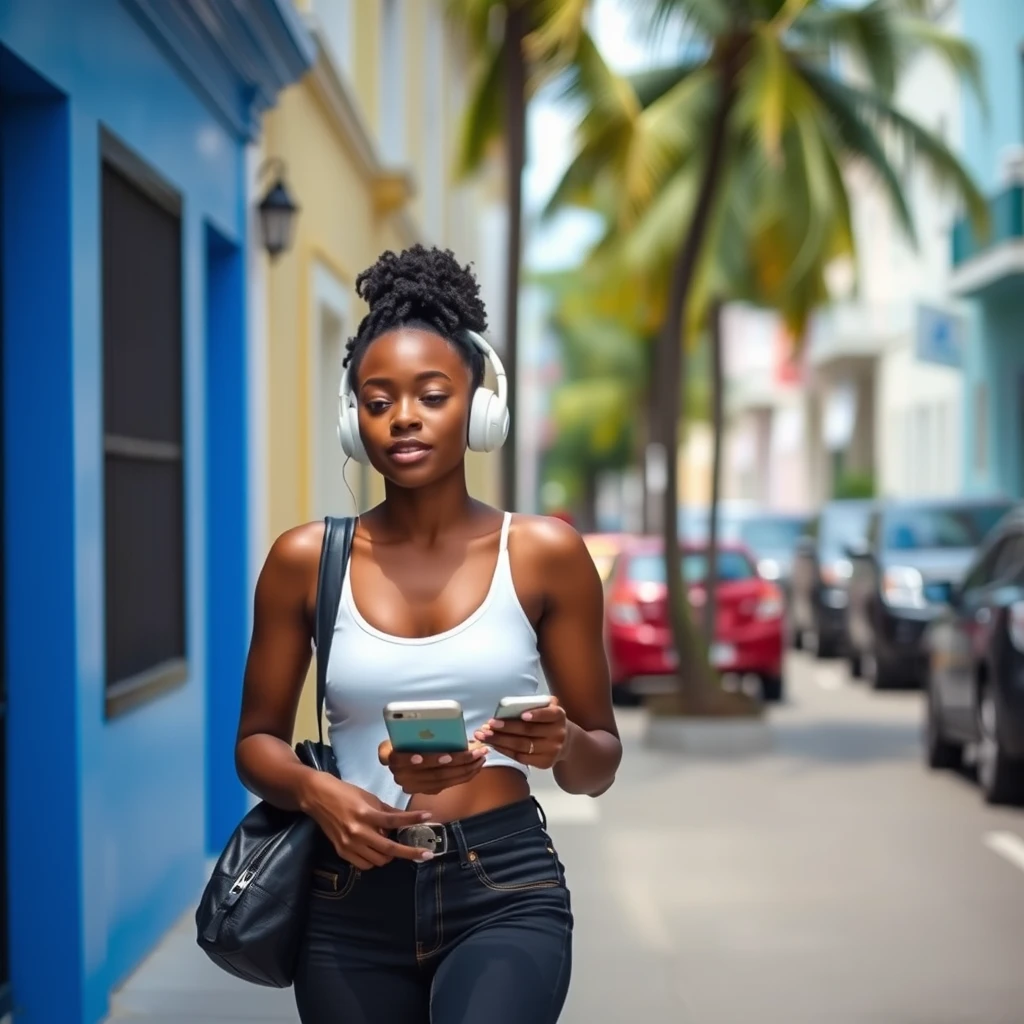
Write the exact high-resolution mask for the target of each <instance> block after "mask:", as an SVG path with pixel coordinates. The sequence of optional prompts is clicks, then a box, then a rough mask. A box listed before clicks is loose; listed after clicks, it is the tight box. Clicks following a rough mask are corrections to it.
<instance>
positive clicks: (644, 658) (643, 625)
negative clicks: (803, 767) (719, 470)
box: [605, 538, 784, 703]
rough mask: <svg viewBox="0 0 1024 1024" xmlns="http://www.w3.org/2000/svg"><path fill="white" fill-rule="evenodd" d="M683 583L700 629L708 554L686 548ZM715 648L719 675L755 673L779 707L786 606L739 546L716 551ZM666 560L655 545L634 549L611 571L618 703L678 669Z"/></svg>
mask: <svg viewBox="0 0 1024 1024" xmlns="http://www.w3.org/2000/svg"><path fill="white" fill-rule="evenodd" d="M681 557H682V563H683V564H682V569H683V578H684V579H685V580H686V583H687V585H688V587H689V596H690V603H691V605H692V607H693V609H694V612H695V616H694V618H695V621H696V622H697V623H699V622H700V612H701V610H702V609H703V606H704V600H705V589H704V580H705V578H706V575H707V566H708V551H707V548H705V547H700V546H689V545H684V546H682V548H681ZM716 591H717V598H716V609H717V610H716V615H715V618H716V622H715V642H714V644H713V645H712V647H711V651H710V656H711V661H712V664H714V666H715V667H716V668H717V669H718V670H719V671H721V672H735V673H738V674H741V675H746V674H748V673H752V674H755V675H757V676H758V677H759V678H760V680H761V693H762V696H763V699H764V700H766V701H778V700H781V699H782V648H783V644H782V634H783V611H784V605H783V598H782V592H781V591H780V590H779V588H778V587H777V586H776V585H775V584H774V583H771V582H769V581H768V580H765V579H763V578H762V577H761V576H759V575H758V572H757V568H756V565H755V562H754V559H753V557H752V556H751V555H750V553H749V552H748V551H747V550H746V549H745V548H743V547H741V546H739V545H736V544H722V545H720V546H719V550H718V586H717V587H716ZM666 605H667V592H666V587H665V560H664V558H663V557H662V545H661V543H660V542H659V541H657V540H655V539H653V538H641V539H636V540H634V541H631V542H629V543H628V544H626V546H625V547H624V548H623V549H622V552H621V554H620V555H619V558H618V559H617V560H616V563H615V568H614V569H613V570H612V574H611V578H610V579H609V581H608V587H607V592H606V598H605V642H606V645H607V648H608V660H609V663H610V665H611V671H612V683H613V685H614V689H613V693H614V694H615V696H616V699H617V702H618V703H633V702H635V700H636V697H637V694H638V693H639V692H641V691H642V690H644V689H645V688H652V684H655V685H656V684H657V683H658V677H661V681H662V683H665V682H667V678H666V677H669V676H672V675H673V674H674V672H675V669H676V666H677V664H678V659H677V657H676V652H675V650H674V648H673V645H672V636H671V632H670V630H669V625H668V616H667V608H666Z"/></svg>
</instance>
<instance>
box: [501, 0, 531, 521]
mask: <svg viewBox="0 0 1024 1024" xmlns="http://www.w3.org/2000/svg"><path fill="white" fill-rule="evenodd" d="M526 31H527V11H526V5H525V4H508V5H507V6H506V17H505V103H506V110H505V158H506V161H507V164H506V178H507V188H508V253H507V266H506V277H505V359H504V363H505V371H506V373H507V375H508V376H507V381H508V408H509V411H510V412H511V413H512V428H511V429H510V430H509V435H508V438H507V440H506V441H505V445H504V447H503V448H502V450H501V452H502V455H501V469H502V498H503V502H504V507H505V508H506V509H510V510H511V509H514V508H515V505H516V490H517V488H516V481H517V473H518V462H517V458H516V455H517V448H518V446H517V445H516V408H517V406H516V396H517V395H518V392H519V387H518V385H519V266H520V262H521V259H522V231H523V166H524V164H525V162H526V61H525V58H524V56H523V40H524V38H525V36H526Z"/></svg>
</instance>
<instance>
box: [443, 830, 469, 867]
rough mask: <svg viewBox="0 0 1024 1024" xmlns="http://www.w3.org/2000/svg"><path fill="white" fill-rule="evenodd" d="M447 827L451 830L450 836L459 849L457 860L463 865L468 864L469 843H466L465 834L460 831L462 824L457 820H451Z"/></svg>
mask: <svg viewBox="0 0 1024 1024" xmlns="http://www.w3.org/2000/svg"><path fill="white" fill-rule="evenodd" d="M448 828H449V829H450V830H451V833H452V837H453V838H454V839H455V845H456V847H458V850H459V862H460V864H461V865H462V866H463V867H468V865H469V845H468V844H467V843H466V835H465V833H464V832H463V831H462V826H461V825H460V824H459V823H458V822H457V821H453V822H452V823H451V824H450V825H449V826H448Z"/></svg>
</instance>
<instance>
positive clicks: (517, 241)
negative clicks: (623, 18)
mask: <svg viewBox="0 0 1024 1024" xmlns="http://www.w3.org/2000/svg"><path fill="white" fill-rule="evenodd" d="M589 5H590V0H448V11H449V15H450V16H451V17H452V18H453V19H454V20H456V21H457V22H458V23H460V24H461V25H462V26H463V27H464V28H465V29H466V32H467V35H468V37H469V41H470V43H471V45H472V46H473V48H474V49H475V51H476V54H477V57H478V59H477V68H476V74H475V79H474V82H473V85H472V89H471V96H470V100H469V103H468V105H467V108H466V112H465V115H464V118H463V124H462V130H461V133H460V139H459V144H458V154H457V168H456V171H457V174H458V175H459V176H465V175H467V174H469V173H471V172H473V171H475V170H477V169H478V168H479V167H480V166H481V164H482V163H483V162H484V160H485V158H486V155H487V152H488V150H489V148H490V147H491V145H492V144H493V143H495V142H497V141H498V140H503V141H504V156H505V166H506V188H507V189H508V240H507V258H506V278H505V323H504V342H505V368H506V370H507V372H508V399H509V408H510V409H512V410H513V412H514V410H515V408H516V399H517V394H518V388H517V384H518V354H519V345H518V336H519V302H518V300H519V273H520V263H521V259H522V220H523V168H524V165H525V162H526V108H527V102H528V100H529V97H530V96H531V95H532V94H533V93H534V92H535V91H536V90H537V88H539V87H540V86H541V85H542V84H543V82H544V81H545V80H546V79H548V78H549V77H550V76H552V75H553V74H555V73H557V71H558V70H560V69H561V68H563V67H565V65H566V64H568V63H570V62H571V61H572V60H573V59H574V56H575V53H576V50H577V48H578V46H579V43H580V40H581V39H582V38H583V36H584V27H583V26H584V17H585V15H586V12H587V8H588V7H589ZM516 452H517V445H516V437H515V431H514V430H513V431H512V432H511V434H510V435H509V438H508V440H507V441H506V443H505V445H504V447H503V448H502V486H503V490H504V501H505V506H506V507H507V508H512V507H513V506H514V504H515V492H516V476H517V460H516Z"/></svg>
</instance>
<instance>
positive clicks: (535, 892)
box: [236, 246, 622, 1024]
mask: <svg viewBox="0 0 1024 1024" xmlns="http://www.w3.org/2000/svg"><path fill="white" fill-rule="evenodd" d="M356 289H357V291H358V292H359V294H360V296H361V297H362V298H363V299H365V300H366V302H367V303H368V305H369V312H368V313H367V315H366V317H365V318H364V319H363V321H362V323H361V324H360V325H359V330H358V333H357V334H356V336H355V337H354V338H352V339H351V341H350V342H349V344H348V354H347V357H346V360H345V365H346V371H345V372H347V374H348V378H347V384H348V390H349V391H350V392H351V395H352V401H353V402H354V403H355V405H356V410H357V412H356V413H354V414H353V415H357V416H358V423H357V431H358V438H357V439H356V440H355V441H353V440H352V439H351V436H350V438H349V440H348V441H347V442H346V441H345V427H344V425H343V426H342V427H341V428H340V430H339V433H340V434H341V436H342V440H343V446H345V447H346V448H347V449H348V450H349V453H350V454H357V455H358V456H360V457H363V456H365V458H367V460H368V461H369V462H370V463H372V465H373V466H375V467H376V468H377V469H378V470H379V471H380V472H381V474H383V476H384V479H385V484H386V486H385V495H386V496H385V499H384V501H383V503H382V504H380V505H379V506H377V507H376V508H374V509H372V510H371V511H370V512H367V513H366V514H365V515H363V516H361V517H360V518H359V522H358V526H357V530H356V535H355V540H354V543H353V549H352V557H351V562H350V565H349V570H348V572H347V574H346V577H345V582H344V587H343V591H342V599H341V603H340V606H339V610H338V616H337V621H336V626H335V634H334V639H333V641H332V648H331V654H330V659H329V664H328V671H327V701H326V707H327V716H328V719H329V721H330V736H331V743H332V746H333V748H334V750H335V753H336V756H337V759H338V763H339V766H340V774H341V778H340V779H339V778H336V777H334V776H332V775H328V774H325V773H318V772H314V771H312V770H310V769H307V768H305V767H304V766H303V765H302V764H300V762H299V761H298V759H297V758H296V756H295V754H294V752H293V750H292V747H291V739H292V730H293V726H294V721H295V712H296V706H297V704H298V699H299V693H300V690H301V688H302V684H303V680H304V678H305V675H306V670H307V667H308V664H309V658H310V639H311V635H312V626H313V615H314V609H315V605H316V585H317V569H318V564H319V558H320V547H321V541H322V539H323V524H322V523H310V524H307V525H305V526H300V527H297V528H296V529H293V530H289V531H288V532H287V533H285V534H283V535H282V536H281V537H279V538H278V540H277V541H276V542H275V544H274V546H273V548H272V549H271V551H270V554H269V555H268V556H267V561H266V564H265V566H264V568H263V571H262V573H261V575H260V579H259V583H258V585H257V589H256V604H255V618H254V624H253V636H252V644H251V647H250V651H249V660H248V665H247V668H246V676H245V693H244V698H243V704H242V715H241V725H240V729H239V740H238V746H237V754H236V756H237V763H238V769H239V774H240V776H241V778H242V780H243V781H244V783H245V784H246V786H248V788H249V789H250V790H252V791H253V792H255V793H257V794H258V795H259V796H261V797H263V798H264V799H265V800H268V801H270V802H271V803H273V804H276V805H278V806H280V807H283V808H286V809H301V810H302V811H304V812H305V813H307V814H309V815H310V816H311V817H312V818H313V819H314V820H315V821H316V822H317V823H318V824H319V826H320V828H321V830H322V833H323V837H324V841H323V854H322V857H320V859H319V862H318V864H317V866H316V869H315V871H314V876H313V894H312V896H311V905H310V908H309V909H310V913H309V924H308V929H307V934H306V938H305V942H304V945H303V948H302V950H301V953H300V957H299V964H298V968H297V974H296V980H295V992H296V1000H297V1003H298V1008H299V1014H300V1017H301V1019H302V1021H303V1022H304V1024H428V1022H432V1024H468V1022H469V1021H470V1020H481V1019H482V1020H486V1021H488V1024H550V1022H554V1021H556V1020H557V1019H558V1016H559V1013H560V1011H561V1008H562V1004H563V1002H564V1000H565V995H566V992H567V989H568V982H569V970H570V962H571V931H572V914H571V912H570V906H569V894H568V890H567V889H566V886H565V879H564V874H563V871H562V866H561V863H560V861H559V860H558V857H557V854H556V853H555V851H554V848H553V846H552V844H551V840H550V838H549V837H548V835H547V833H546V832H545V829H544V824H543V822H542V818H541V814H540V812H539V809H538V805H537V804H536V803H535V802H534V800H533V799H532V798H531V796H530V784H529V777H528V773H529V771H530V770H531V769H548V768H551V769H553V770H554V774H555V778H556V780H557V781H558V784H559V785H560V786H561V787H562V789H564V790H566V791H567V792H570V793H580V794H590V795H592V796H597V795H599V794H601V793H603V792H604V791H605V790H606V789H608V787H609V786H610V785H611V784H612V782H613V780H614V777H615V772H616V769H617V767H618V764H619V760H620V758H621V754H622V749H621V745H620V743H619V739H618V734H617V731H616V728H615V719H614V716H613V713H612V707H611V696H610V685H609V679H608V668H607V663H606V661H605V656H604V650H603V646H602V635H601V627H602V602H603V595H602V591H601V584H600V582H599V579H598V576H597V573H596V571H595V569H594V566H593V563H592V561H591V559H590V557H589V555H588V553H587V550H586V548H585V547H584V545H583V542H582V540H581V539H580V537H579V536H578V535H577V534H576V533H575V532H574V531H573V530H572V529H571V528H570V527H568V526H567V525H566V524H564V523H561V522H559V521H557V520H552V519H546V518H540V517H530V516H515V517H512V516H509V515H508V514H502V513H501V512H499V511H497V510H495V509H493V508H490V507H488V506H486V505H483V504H481V503H480V502H478V501H475V500H473V499H472V498H470V496H469V494H468V492H467V489H466V479H465V465H464V463H465V454H466V448H467V439H468V437H469V431H470V426H471V423H473V422H474V421H473V420H472V417H471V409H472V402H473V396H474V394H475V393H476V392H477V389H478V388H479V387H480V385H481V383H482V381H483V377H484V361H485V360H484V354H483V353H482V351H481V349H480V347H479V346H478V344H476V343H475V342H474V341H473V335H467V334H466V333H465V332H467V331H469V332H481V331H483V330H484V329H485V328H486V315H485V312H484V307H483V303H482V302H481V300H480V297H479V288H478V285H477V283H476V281H475V279H474V278H473V276H472V274H471V272H470V270H469V269H468V268H465V269H464V268H462V267H460V266H459V265H458V263H457V262H456V261H455V259H454V257H453V256H452V254H451V253H450V252H447V251H444V252H442V251H439V250H436V249H433V250H429V251H428V250H426V249H424V248H423V247H421V246H416V247H414V248H412V249H409V250H407V251H405V252H403V253H400V254H398V255H396V254H394V253H391V252H387V253H385V254H384V255H383V256H382V257H381V258H380V260H378V262H377V263H376V264H375V265H374V266H373V267H371V268H370V269H369V270H367V271H365V272H364V273H363V274H361V275H360V276H359V278H358V279H357V281H356ZM478 397H480V398H482V399H485V398H486V395H485V394H481V395H480V396H478ZM345 415H346V410H345V409H343V410H342V417H344V416H345ZM503 417H504V413H503V411H502V418H503ZM351 422H352V423H355V421H354V420H353V421H351ZM502 422H503V424H504V419H502ZM477 426H478V424H477ZM474 429H477V428H476V427H474ZM478 432H479V431H478ZM501 433H502V436H501V437H498V438H496V439H495V438H491V439H490V441H489V442H487V443H486V444H484V445H483V447H493V446H495V445H496V444H499V443H500V441H501V440H502V439H503V434H504V431H503V430H502V432H501ZM474 446H475V447H481V442H480V441H479V440H477V441H476V442H474ZM541 663H542V664H543V668H544V672H545V674H546V678H547V682H548V685H549V687H550V690H551V692H552V694H553V695H554V696H553V698H552V700H551V702H550V704H549V706H547V707H544V708H542V709H540V710H537V711H534V712H533V713H532V714H526V715H523V716H522V719H521V720H515V721H496V720H494V719H492V717H491V715H492V714H493V713H494V710H495V708H496V705H497V701H498V699H500V698H501V697H505V696H523V695H527V694H532V693H535V692H536V690H537V688H538V683H539V675H540V664H541ZM438 697H452V698H455V699H458V700H460V702H461V703H462V705H463V709H464V713H465V718H466V728H467V733H468V735H467V739H469V740H470V744H469V749H468V750H467V751H466V752H464V753H457V754H454V755H447V754H442V755H427V756H419V755H409V754H398V753H395V752H393V751H392V750H391V747H390V744H389V743H388V741H387V731H386V729H385V726H384V721H383V715H382V710H383V707H384V705H385V704H386V703H388V702H389V701H393V700H417V699H436V698H438ZM424 823H430V824H428V825H427V831H426V835H428V836H429V839H430V842H429V843H427V844H426V846H424V843H423V835H424V829H423V825H424ZM434 823H437V824H434ZM413 825H417V826H420V828H418V829H417V828H410V827H409V826H413ZM414 837H415V838H414Z"/></svg>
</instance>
